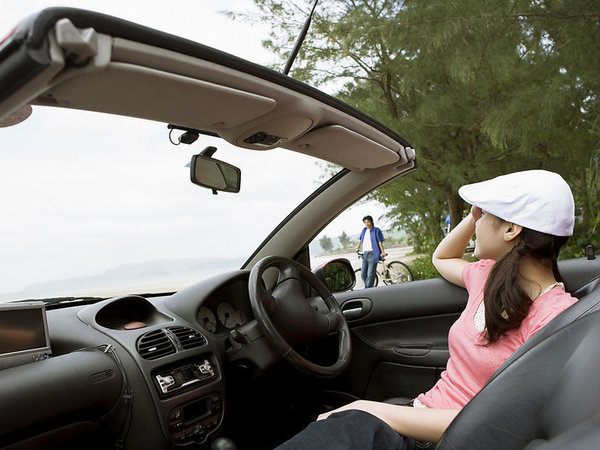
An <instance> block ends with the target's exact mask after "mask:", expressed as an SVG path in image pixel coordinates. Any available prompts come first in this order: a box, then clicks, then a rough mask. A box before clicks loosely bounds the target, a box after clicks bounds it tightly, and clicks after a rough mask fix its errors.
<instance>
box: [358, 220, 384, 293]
mask: <svg viewBox="0 0 600 450" xmlns="http://www.w3.org/2000/svg"><path fill="white" fill-rule="evenodd" d="M363 223H364V224H365V228H363V230H362V232H361V233H360V239H359V240H358V245H357V246H356V247H355V248H354V250H356V251H358V250H359V249H360V246H361V244H362V251H363V262H362V268H361V271H360V276H361V278H362V279H363V281H364V283H365V287H366V288H368V287H372V286H373V284H374V283H375V276H376V275H375V272H376V270H377V263H378V262H379V259H380V258H382V257H384V256H387V253H386V252H385V250H384V249H383V243H382V242H383V241H384V240H385V238H384V237H383V233H382V232H381V230H380V229H379V228H377V227H375V226H374V224H373V217H371V216H365V217H363Z"/></svg>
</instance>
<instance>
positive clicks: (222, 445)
mask: <svg viewBox="0 0 600 450" xmlns="http://www.w3.org/2000/svg"><path fill="white" fill-rule="evenodd" d="M210 448H211V449H212V450H237V447H236V445H235V444H234V443H233V441H232V440H231V439H229V438H226V437H218V438H216V439H215V440H214V441H212V444H210Z"/></svg>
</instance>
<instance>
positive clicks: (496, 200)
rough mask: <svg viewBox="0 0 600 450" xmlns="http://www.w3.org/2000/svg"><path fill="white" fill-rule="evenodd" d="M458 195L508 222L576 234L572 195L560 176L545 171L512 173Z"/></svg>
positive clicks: (553, 232) (544, 230) (470, 187)
mask: <svg viewBox="0 0 600 450" xmlns="http://www.w3.org/2000/svg"><path fill="white" fill-rule="evenodd" d="M458 195H460V196H461V197H462V198H463V199H464V200H465V201H466V202H468V203H470V204H471V205H474V206H478V207H479V208H481V209H482V210H484V211H486V212H489V213H490V214H493V215H494V216H496V217H499V218H501V219H503V220H506V221H507V222H511V223H515V224H517V225H521V226H522V227H525V228H529V229H531V230H535V231H539V232H541V233H546V234H551V235H554V236H572V235H573V227H574V225H575V202H574V200H573V194H572V193H571V189H570V188H569V185H568V184H567V182H566V181H565V180H564V179H563V178H562V177H561V176H560V175H559V174H557V173H554V172H548V171H546V170H525V171H522V172H514V173H509V174H507V175H501V176H499V177H496V178H492V179H491V180H486V181H481V182H479V183H473V184H467V185H465V186H462V187H461V188H460V189H459V190H458Z"/></svg>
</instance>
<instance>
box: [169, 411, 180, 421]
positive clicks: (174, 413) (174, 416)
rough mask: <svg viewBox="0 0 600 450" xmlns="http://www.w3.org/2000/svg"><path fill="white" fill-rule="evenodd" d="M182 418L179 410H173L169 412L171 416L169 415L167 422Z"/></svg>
mask: <svg viewBox="0 0 600 450" xmlns="http://www.w3.org/2000/svg"><path fill="white" fill-rule="evenodd" d="M182 416H183V411H182V410H181V409H174V410H173V411H171V414H169V421H176V420H179V419H181V417H182Z"/></svg>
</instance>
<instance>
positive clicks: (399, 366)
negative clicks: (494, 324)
mask: <svg viewBox="0 0 600 450" xmlns="http://www.w3.org/2000/svg"><path fill="white" fill-rule="evenodd" d="M337 297H338V300H339V301H340V303H341V307H342V310H343V311H344V314H345V316H346V319H347V320H348V324H349V326H350V328H351V330H352V344H353V350H352V361H351V363H350V368H349V369H348V370H347V371H346V374H345V375H344V376H343V378H344V384H347V386H348V388H349V389H350V391H351V392H352V393H353V394H354V395H357V396H359V397H362V398H368V399H372V400H384V399H386V398H390V397H413V396H415V395H416V394H419V393H420V392H423V391H425V390H427V389H429V388H430V387H431V386H433V385H434V384H435V382H436V381H437V379H438V378H439V376H440V374H441V372H442V371H443V370H444V368H445V365H446V361H447V360H448V357H449V354H448V331H449V329H450V327H451V326H452V324H453V323H454V322H455V321H456V319H457V318H458V317H459V315H460V313H461V312H462V310H463V309H464V307H465V304H466V300H467V294H466V291H465V290H464V289H462V288H459V287H457V286H454V285H452V284H450V283H448V282H446V281H445V280H442V279H440V278H438V279H432V280H423V281H414V282H411V283H403V284H397V285H390V286H380V287H376V288H371V289H363V290H361V291H354V292H348V293H344V294H338V296H337Z"/></svg>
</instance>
